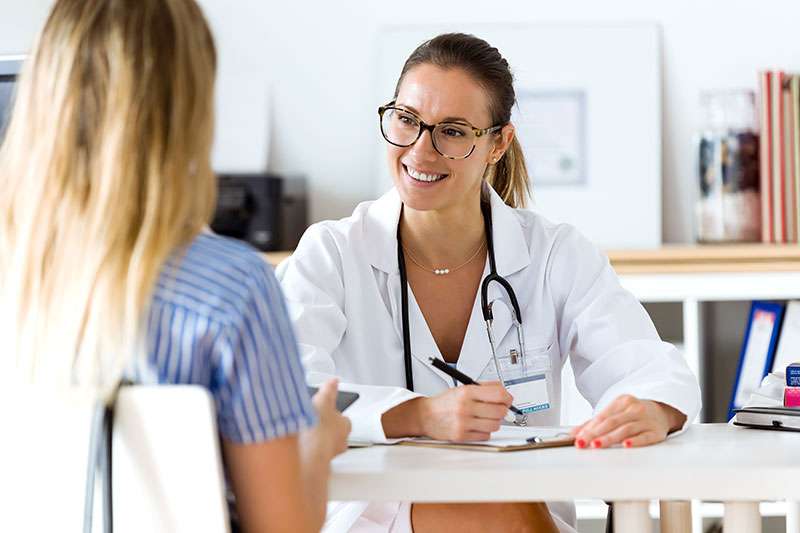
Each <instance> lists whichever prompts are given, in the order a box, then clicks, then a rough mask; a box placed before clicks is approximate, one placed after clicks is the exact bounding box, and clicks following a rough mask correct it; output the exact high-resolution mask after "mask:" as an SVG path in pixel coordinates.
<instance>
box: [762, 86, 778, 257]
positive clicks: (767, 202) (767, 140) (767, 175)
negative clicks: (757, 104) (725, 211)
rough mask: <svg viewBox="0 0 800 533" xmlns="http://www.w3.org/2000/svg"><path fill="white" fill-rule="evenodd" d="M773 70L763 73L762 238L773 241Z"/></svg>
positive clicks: (765, 240) (764, 240)
mask: <svg viewBox="0 0 800 533" xmlns="http://www.w3.org/2000/svg"><path fill="white" fill-rule="evenodd" d="M771 85H772V72H770V71H765V72H762V73H761V147H760V150H761V153H760V154H759V155H760V157H761V240H762V241H763V242H767V243H768V242H772V241H773V240H774V239H775V228H774V225H773V223H772V209H773V204H772V86H771Z"/></svg>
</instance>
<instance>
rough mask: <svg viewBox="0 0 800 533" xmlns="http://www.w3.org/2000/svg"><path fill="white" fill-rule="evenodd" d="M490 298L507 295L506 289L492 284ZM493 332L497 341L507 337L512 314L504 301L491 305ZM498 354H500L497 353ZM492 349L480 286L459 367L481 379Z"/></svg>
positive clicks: (493, 299)
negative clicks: (505, 293) (482, 308)
mask: <svg viewBox="0 0 800 533" xmlns="http://www.w3.org/2000/svg"><path fill="white" fill-rule="evenodd" d="M488 274H489V265H488V261H487V265H486V269H485V271H484V273H483V278H481V279H485V278H486V276H487V275H488ZM488 295H489V301H490V302H492V301H495V300H497V299H499V298H502V297H503V296H504V292H503V290H502V289H501V288H500V286H499V285H498V284H496V283H492V284H491V285H489V292H488ZM492 314H493V315H494V319H493V320H492V332H493V333H494V338H495V341H496V342H500V340H501V339H502V338H503V337H505V335H506V333H507V332H508V330H509V328H510V327H511V323H512V322H511V314H510V313H509V312H508V308H507V307H506V306H505V305H504V303H503V302H497V303H496V304H495V305H494V306H493V307H492ZM498 355H500V354H499V353H498ZM491 357H492V350H491V345H490V344H489V336H488V334H487V331H486V322H485V321H484V320H483V312H482V310H481V293H480V287H479V288H478V292H477V293H476V295H475V304H474V305H473V307H472V315H471V316H470V319H469V326H468V327H467V332H466V335H465V336H464V344H463V345H462V347H461V354H460V355H459V357H458V369H459V370H460V371H462V372H463V373H465V374H466V375H468V376H469V377H471V378H472V379H474V380H476V381H478V380H479V379H480V377H481V374H482V373H483V371H484V370H485V369H486V366H487V365H488V364H489V363H490V362H491Z"/></svg>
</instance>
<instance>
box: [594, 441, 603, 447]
mask: <svg viewBox="0 0 800 533" xmlns="http://www.w3.org/2000/svg"><path fill="white" fill-rule="evenodd" d="M602 445H603V443H602V442H601V441H600V439H595V440H593V441H592V448H600V447H601V446H602Z"/></svg>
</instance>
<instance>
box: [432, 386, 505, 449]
mask: <svg viewBox="0 0 800 533" xmlns="http://www.w3.org/2000/svg"><path fill="white" fill-rule="evenodd" d="M421 400H422V401H421V402H420V405H419V408H420V409H419V414H420V423H421V429H422V434H423V435H425V436H427V437H430V438H432V439H440V440H486V439H488V438H489V435H490V434H491V433H492V432H493V431H497V430H498V429H500V422H502V421H503V418H504V417H505V416H506V413H508V407H509V406H510V405H511V402H512V401H513V400H514V398H513V396H511V394H510V393H509V392H508V391H507V390H506V389H505V388H503V385H502V384H501V383H500V382H499V381H494V382H490V383H481V385H480V386H478V385H462V386H460V387H454V388H452V389H448V390H446V391H445V392H442V393H440V394H437V395H436V396H432V397H430V398H422V399H421Z"/></svg>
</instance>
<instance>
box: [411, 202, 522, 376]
mask: <svg viewBox="0 0 800 533" xmlns="http://www.w3.org/2000/svg"><path fill="white" fill-rule="evenodd" d="M481 214H482V215H483V227H484V231H485V233H486V249H487V250H488V252H489V274H488V275H487V276H486V277H485V278H483V281H481V288H480V290H481V311H482V313H483V320H484V322H485V323H486V334H487V335H488V337H489V347H490V348H491V352H492V360H493V361H494V365H495V370H496V371H497V377H498V378H499V379H500V381H504V380H503V374H502V372H501V368H500V362H499V360H498V357H497V350H496V343H495V338H494V333H493V331H492V322H493V320H494V315H493V314H492V304H493V303H494V302H489V285H490V284H491V283H492V282H496V283H498V284H500V286H502V287H503V289H505V291H506V294H507V295H508V299H509V301H510V302H511V307H512V309H513V311H514V312H513V314H512V320H513V321H514V325H515V326H516V328H517V340H518V343H519V352H518V354H517V356H518V357H519V358H520V362H521V363H522V364H524V361H525V338H524V336H523V334H522V312H521V311H520V308H519V302H518V301H517V295H516V294H515V293H514V289H513V287H511V284H510V283H509V282H508V280H506V279H505V278H504V277H502V276H501V275H500V274H498V273H497V264H496V262H495V257H494V239H493V236H492V208H491V206H490V204H489V202H488V201H481ZM401 216H402V208H401ZM397 266H398V267H399V269H400V295H401V298H400V300H401V303H402V314H403V316H402V319H403V362H404V364H405V372H406V388H407V389H408V390H410V391H413V390H414V373H413V370H412V368H411V334H410V330H409V325H408V277H407V276H406V261H405V254H403V246H402V242H401V240H400V224H399V223H398V224H397ZM513 356H514V354H513V351H512V357H513ZM512 362H514V363H516V361H514V360H512Z"/></svg>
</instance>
